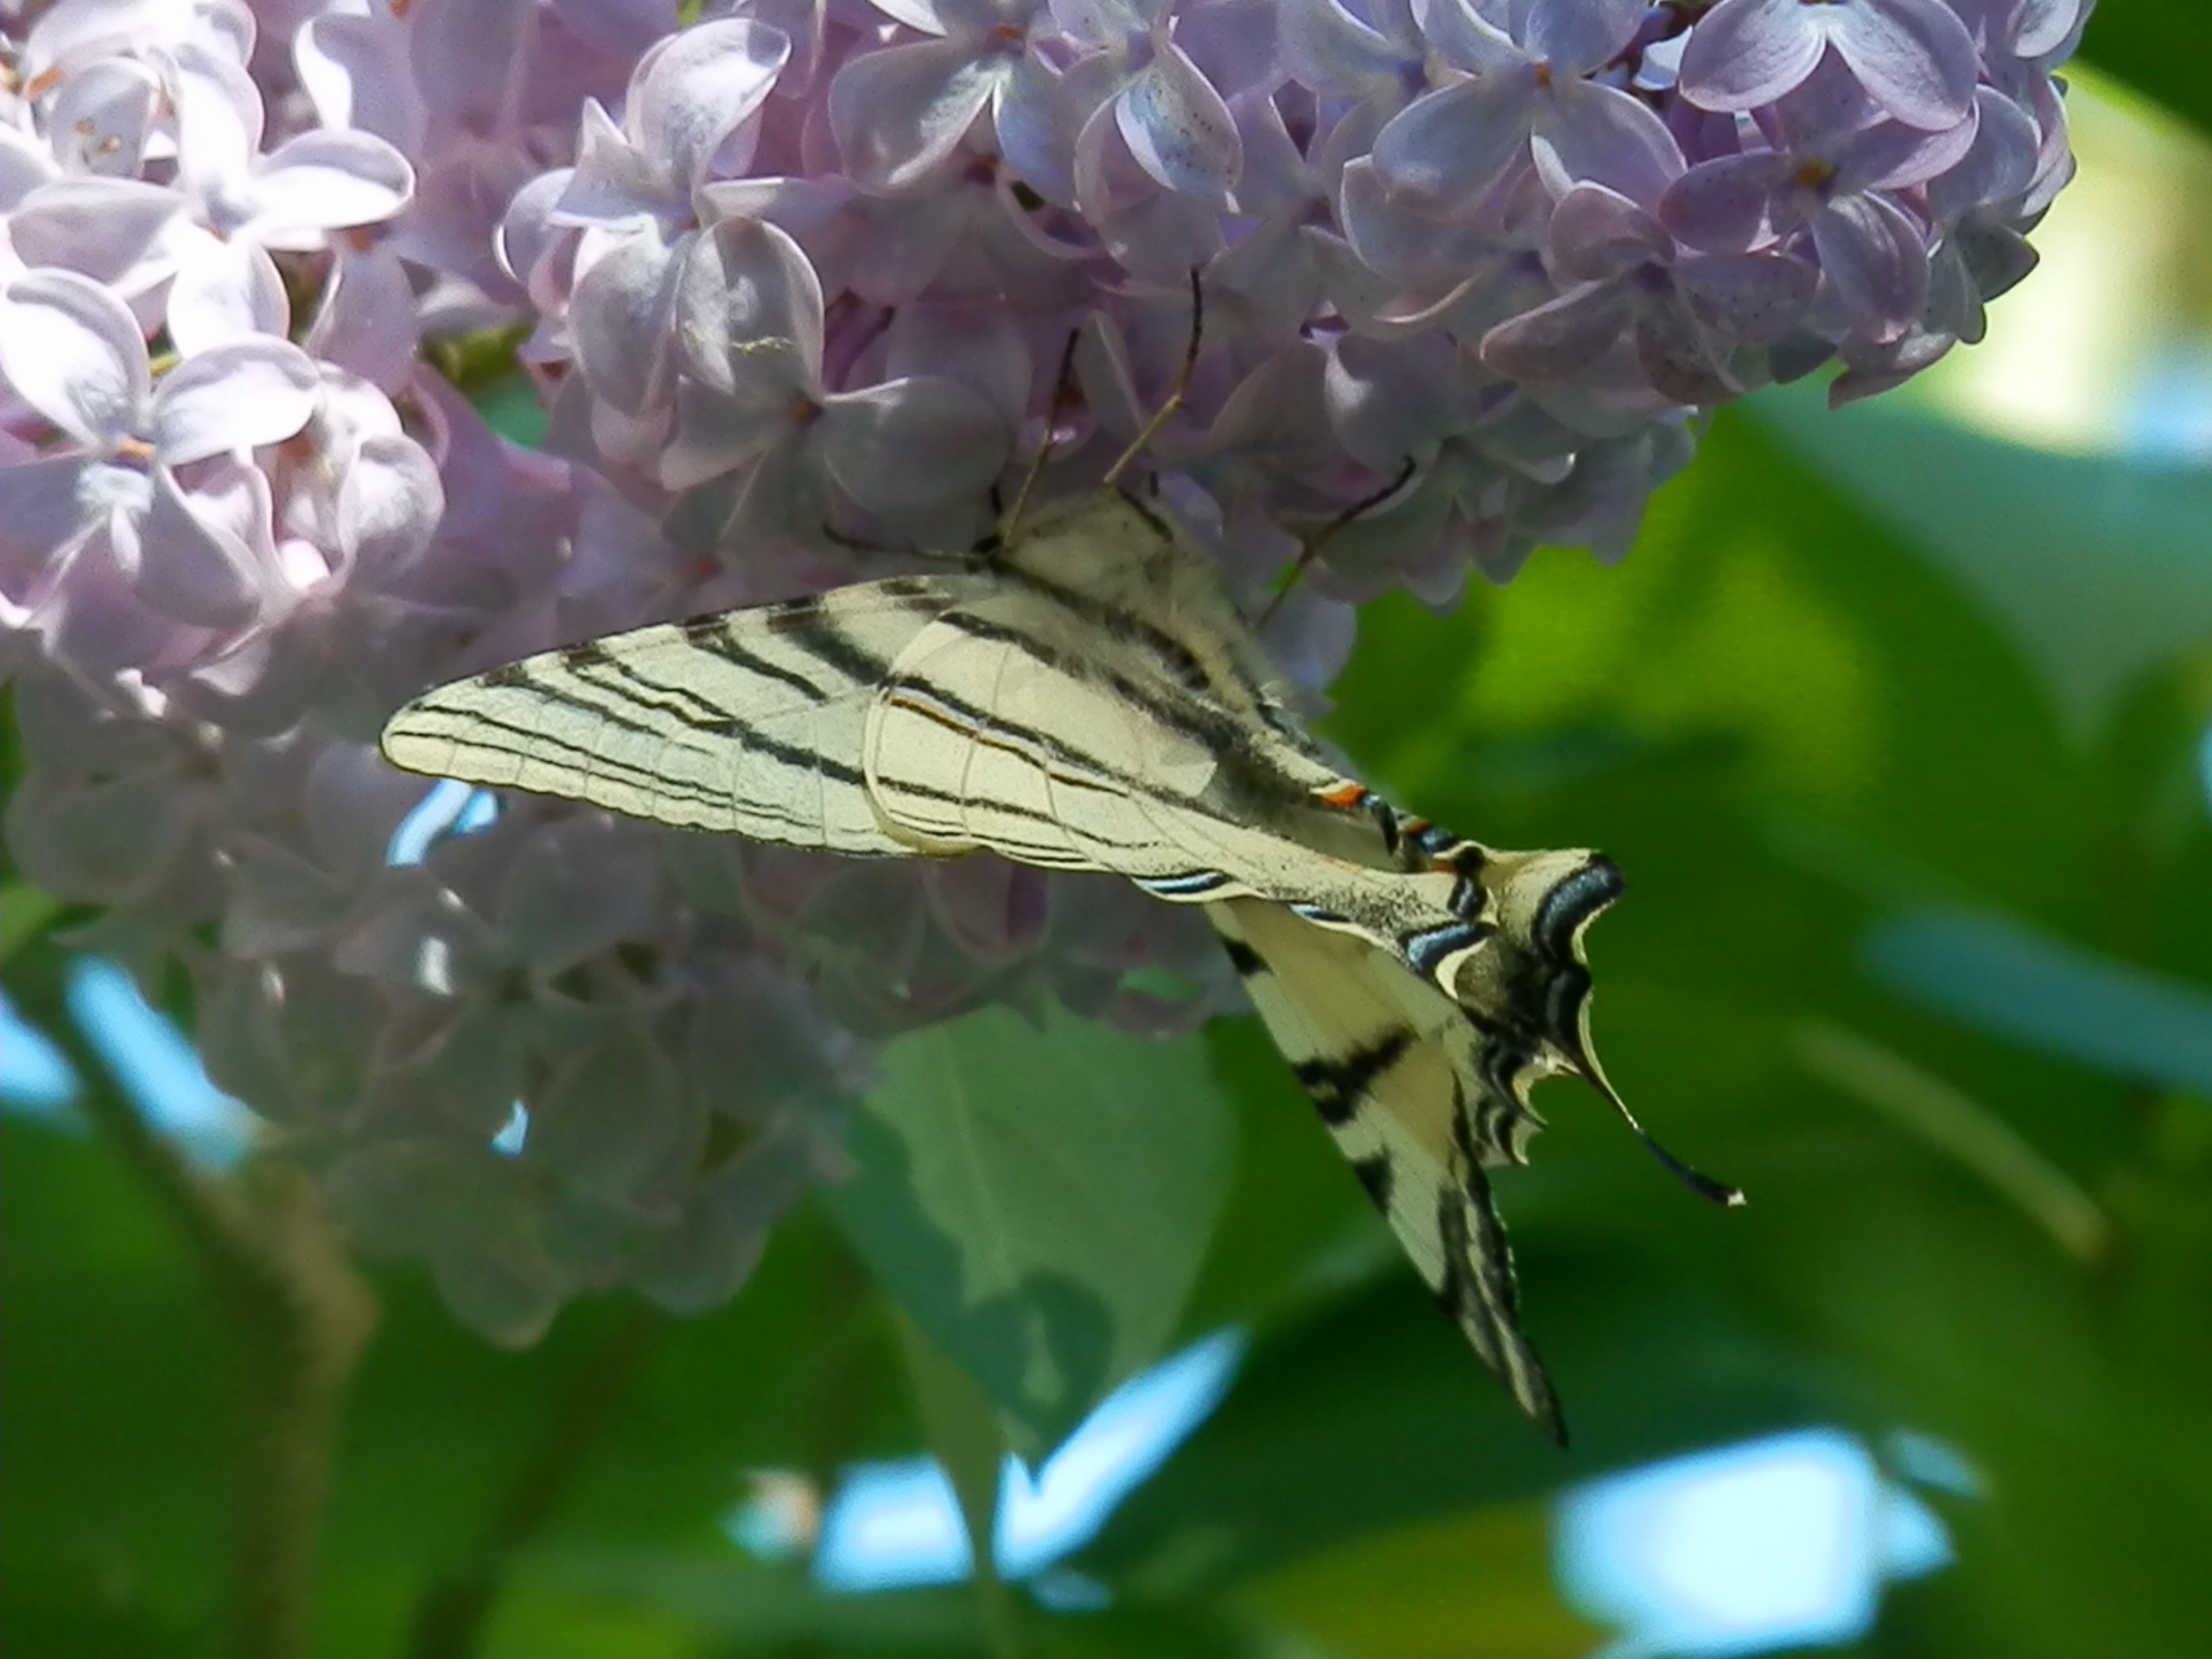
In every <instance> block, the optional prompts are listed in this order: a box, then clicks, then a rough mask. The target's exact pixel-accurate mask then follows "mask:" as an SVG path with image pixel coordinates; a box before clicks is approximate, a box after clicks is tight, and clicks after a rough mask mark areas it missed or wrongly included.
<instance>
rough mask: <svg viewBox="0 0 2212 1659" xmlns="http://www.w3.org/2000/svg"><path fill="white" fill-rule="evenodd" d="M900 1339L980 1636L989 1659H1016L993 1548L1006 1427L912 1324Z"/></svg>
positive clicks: (905, 1323)
mask: <svg viewBox="0 0 2212 1659" xmlns="http://www.w3.org/2000/svg"><path fill="white" fill-rule="evenodd" d="M899 1345H900V1346H901V1347H902V1348H903V1349H904V1350H905V1351H906V1375H907V1376H909V1377H911V1378H912V1381H913V1384H914V1401H915V1403H916V1404H917V1405H918V1407H919V1408H921V1417H922V1427H923V1428H924V1430H925V1432H926V1433H928V1435H929V1440H930V1450H931V1451H932V1452H935V1453H936V1454H937V1460H938V1462H939V1463H940V1464H942V1465H944V1472H945V1474H946V1476H947V1478H950V1481H951V1482H952V1490H953V1492H954V1494H955V1496H957V1497H958V1498H959V1500H960V1519H961V1522H962V1524H963V1526H965V1527H966V1528H967V1529H968V1552H969V1571H970V1572H971V1573H973V1574H974V1577H975V1586H976V1611H977V1612H978V1613H979V1614H980V1615H981V1619H982V1626H983V1631H984V1635H985V1637H986V1639H987V1640H988V1642H989V1643H990V1648H991V1652H992V1654H993V1656H994V1659H1015V1656H1017V1655H1018V1654H1019V1653H1020V1643H1019V1642H1018V1641H1017V1639H1016V1637H1015V1636H1014V1607H1013V1603H1012V1602H1011V1601H1010V1600H1009V1599H1008V1597H1007V1587H1006V1581H1005V1580H1003V1579H1001V1578H1000V1577H999V1567H998V1553H997V1548H996V1545H997V1539H998V1514H999V1495H1000V1492H1001V1489H1002V1487H1003V1486H1004V1484H1005V1478H1006V1467H1007V1444H1006V1430H1005V1427H1004V1426H1003V1425H1002V1424H1001V1422H1000V1421H999V1416H998V1414H997V1413H996V1412H995V1411H994V1410H992V1409H991V1402H990V1401H989V1400H988V1398H987V1397H986V1396H985V1395H984V1394H983V1391H982V1389H979V1388H977V1387H976V1381H975V1379H974V1378H973V1377H971V1376H969V1375H968V1373H967V1372H965V1371H963V1370H961V1369H960V1367H959V1366H957V1365H956V1364H954V1363H952V1361H951V1360H950V1359H948V1358H947V1357H945V1354H944V1350H943V1349H941V1348H939V1347H938V1345H937V1344H935V1343H933V1342H931V1340H930V1339H929V1338H927V1337H925V1336H924V1335H923V1334H922V1333H921V1332H919V1331H918V1330H916V1329H915V1328H914V1322H913V1321H912V1319H905V1318H901V1319H899Z"/></svg>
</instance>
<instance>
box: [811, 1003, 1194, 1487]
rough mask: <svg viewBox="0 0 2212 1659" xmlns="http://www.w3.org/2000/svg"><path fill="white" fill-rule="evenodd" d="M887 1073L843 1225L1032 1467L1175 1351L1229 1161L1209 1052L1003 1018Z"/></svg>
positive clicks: (994, 1013)
mask: <svg viewBox="0 0 2212 1659" xmlns="http://www.w3.org/2000/svg"><path fill="white" fill-rule="evenodd" d="M885 1069H886V1071H887V1078H886V1081H885V1083H884V1084H883V1085H882V1087H880V1089H878V1090H875V1092H874V1094H873V1095H871V1096H869V1098H868V1103H867V1105H866V1106H865V1108H864V1109H862V1110H861V1113H860V1115H859V1116H858V1118H857V1120H856V1122H855V1125H854V1131H853V1136H852V1147H853V1152H854V1154H855V1159H856V1160H857V1162H858V1164H859V1166H860V1167H859V1173H857V1174H856V1175H855V1177H854V1179H852V1180H851V1181H849V1183H847V1184H846V1185H844V1186H842V1187H841V1188H838V1189H836V1191H835V1192H832V1193H831V1194H830V1195H829V1206H830V1209H831V1210H832V1211H833V1212H834V1213H835V1214H836V1217H837V1218H838V1220H839V1222H840V1223H841V1224H842V1226H843V1227H844V1229H845V1231H846V1234H847V1236H849V1238H850V1239H851V1240H852V1243H853V1245H854V1248H855V1249H857V1250H858V1251H859V1253H860V1255H861V1256H862V1258H863V1259H865V1260H866V1261H867V1262H868V1265H869V1266H870V1267H871V1268H874V1271H875V1273H876V1275H877V1276H878V1277H879V1278H880V1280H881V1281H882V1282H883V1284H884V1286H885V1287H887V1289H888V1290H889V1291H890V1293H891V1294H892V1295H893V1297H894V1298H896V1299H897V1300H898V1301H899V1305H900V1306H902V1307H903V1308H905V1310H906V1313H907V1314H908V1315H909V1316H910V1317H911V1318H912V1319H913V1321H914V1323H915V1324H916V1325H918V1326H919V1327H920V1328H921V1329H922V1331H923V1332H925V1333H926V1334H927V1335H928V1336H929V1338H931V1341H933V1342H935V1343H936V1344H938V1346H939V1347H941V1348H943V1349H944V1351H945V1352H946V1353H947V1354H949V1355H950V1356H951V1357H953V1358H954V1359H956V1360H957V1361H958V1362H959V1363H961V1365H963V1367H964V1368H965V1369H966V1370H968V1372H969V1375H971V1376H974V1377H975V1379H976V1382H977V1383H980V1384H981V1385H982V1389H983V1390H984V1392H985V1393H986V1394H987V1395H989V1397H990V1399H991V1401H992V1402H993V1403H994V1404H995V1405H996V1406H997V1407H998V1408H999V1409H1000V1410H1001V1412H1002V1413H1003V1414H1005V1415H1006V1417H1007V1423H1008V1427H1009V1429H1010V1430H1011V1431H1012V1433H1013V1436H1014V1444H1015V1448H1016V1449H1017V1450H1019V1451H1021V1452H1024V1453H1025V1454H1028V1455H1034V1454H1036V1453H1038V1452H1042V1451H1043V1450H1044V1449H1046V1447H1048V1446H1051V1445H1052V1444H1053V1443H1055V1442H1056V1441H1058V1440H1059V1439H1060V1438H1062V1437H1063V1436H1065V1434H1066V1433H1067V1432H1068V1431H1069V1430H1070V1429H1071V1428H1072V1427H1074V1426H1075V1425H1076V1424H1077V1422H1079V1421H1082V1419H1083V1417H1084V1414H1086V1413H1088V1412H1089V1411H1090V1408H1092V1407H1093V1406H1095V1405H1096V1403H1097V1402H1098V1401H1099V1400H1100V1399H1101V1398H1103V1396H1104V1395H1105V1394H1106V1393H1107V1392H1108V1391H1109V1389H1112V1388H1113V1387H1114V1386H1115V1385H1116V1383H1120V1382H1122V1380H1124V1379H1125V1378H1127V1377H1128V1376H1132V1375H1133V1374H1134V1373H1135V1372H1136V1371H1138V1370H1141V1369H1142V1368H1143V1367H1144V1366H1145V1365H1146V1364H1147V1363H1149V1362H1150V1361H1152V1360H1153V1359H1154V1358H1155V1357H1158V1356H1159V1355H1160V1352H1161V1351H1163V1350H1164V1349H1165V1347H1166V1344H1167V1341H1168V1339H1169V1338H1170V1337H1171V1335H1172V1334H1173V1331H1174V1328H1175V1325H1176V1320H1177V1318H1178V1316H1179V1313H1181V1311H1182V1307H1183V1303H1184V1300H1185V1297H1187V1296H1188V1294H1190V1289H1191V1285H1192V1281H1193V1279H1194V1278H1195V1277H1196V1275H1197V1274H1198V1266H1199V1263H1200V1262H1201V1261H1202V1260H1203V1259H1204V1257H1205V1249H1206V1243H1207V1240H1208V1238H1209V1236H1211V1232H1212V1230H1213V1224H1214V1219H1215V1217H1216V1215H1217V1213H1218V1211H1219V1210H1220V1207H1221V1203H1222V1198H1223V1194H1224V1192H1225V1190H1226V1188H1227V1185H1228V1181H1229V1174H1230V1161H1231V1140H1230V1118H1229V1115H1228V1113H1227V1111H1226V1109H1225V1108H1224V1103H1223V1101H1222V1099H1221V1096H1220V1095H1219V1094H1218V1092H1217V1090H1216V1089H1215V1087H1214V1084H1213V1082H1212V1079H1211V1076H1210V1075H1209V1073H1208V1071H1207V1066H1206V1059H1205V1050H1204V1048H1203V1047H1202V1046H1200V1045H1199V1044H1198V1043H1197V1042H1195V1041H1183V1042H1178V1043H1173V1044H1163V1043H1157V1042H1151V1041H1147V1040H1146V1039H1141V1038H1137V1037H1131V1036H1128V1035H1125V1034H1123V1033H1119V1032H1116V1031H1112V1030H1109V1029H1108V1028H1106V1027H1103V1026H1098V1025H1096V1024H1092V1023H1090V1022H1088V1021H1084V1020H1078V1019H1077V1018H1076V1017H1074V1016H1073V1015H1071V1014H1067V1013H1065V1012H1064V1011H1062V1010H1059V1009H1057V1008H1055V1009H1052V1011H1051V1012H1050V1014H1049V1016H1048V1017H1047V1019H1046V1022H1045V1026H1044V1028H1043V1029H1041V1030H1039V1028H1037V1027H1033V1026H1031V1025H1029V1024H1027V1023H1025V1022H1024V1021H1023V1020H1020V1019H1019V1018H1017V1017H1016V1016H1015V1015H1014V1014H1011V1013H1008V1012H1007V1011H1006V1010H1004V1009H991V1010H988V1011H986V1012H983V1013H980V1014H971V1015H969V1016H968V1017H967V1018H966V1019H963V1020H956V1021H953V1022H952V1023H950V1024H949V1025H945V1026H940V1027H935V1028H933V1029H931V1030H929V1031H925V1032H918V1033H914V1034H913V1035H912V1036H908V1037H906V1038H903V1039H900V1040H899V1042H897V1043H896V1044H894V1045H893V1046H892V1048H891V1050H890V1052H889V1053H888V1055H887V1057H886V1061H885Z"/></svg>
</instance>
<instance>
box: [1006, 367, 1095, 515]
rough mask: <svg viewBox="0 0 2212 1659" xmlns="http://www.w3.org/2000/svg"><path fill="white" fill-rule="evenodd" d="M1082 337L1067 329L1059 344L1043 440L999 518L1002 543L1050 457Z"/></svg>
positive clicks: (1071, 392) (1072, 390)
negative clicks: (1011, 508) (1011, 504)
mask: <svg viewBox="0 0 2212 1659" xmlns="http://www.w3.org/2000/svg"><path fill="white" fill-rule="evenodd" d="M1082 338H1083V331H1082V330H1081V329H1079V328H1071V329H1069V330H1068V340H1067V344H1066V345H1065V346H1061V347H1060V372H1058V374H1056V375H1054V376H1053V377H1052V403H1051V404H1049V405H1048V406H1047V407H1046V410H1045V440H1044V442H1041V443H1039V445H1038V446H1037V454H1036V455H1035V456H1034V457H1033V459H1032V460H1031V461H1030V463H1029V470H1028V471H1027V472H1026V473H1024V474H1022V475H1021V487H1020V489H1019V490H1017V491H1016V492H1015V493H1014V511H1013V512H1010V513H1007V514H1006V515H1004V517H1003V518H1002V519H1001V523H1003V524H1005V525H1006V529H1005V530H1004V531H1002V532H1001V535H1000V537H999V543H1000V545H1001V546H1004V545H1005V544H1006V543H1008V542H1010V541H1012V540H1013V539H1014V531H1016V530H1018V529H1020V525H1021V515H1022V513H1023V512H1025V511H1026V510H1027V508H1028V505H1029V494H1030V492H1031V491H1033V490H1034V489H1035V488H1036V487H1037V480H1038V479H1039V478H1040V477H1042V476H1043V475H1044V472H1045V463H1046V461H1050V460H1052V450H1053V448H1054V447H1055V445H1056V443H1057V441H1058V433H1059V429H1060V416H1062V415H1063V414H1065V412H1066V411H1067V406H1068V404H1069V403H1070V401H1071V399H1072V398H1073V397H1074V396H1075V347H1076V342H1077V340H1081V339H1082Z"/></svg>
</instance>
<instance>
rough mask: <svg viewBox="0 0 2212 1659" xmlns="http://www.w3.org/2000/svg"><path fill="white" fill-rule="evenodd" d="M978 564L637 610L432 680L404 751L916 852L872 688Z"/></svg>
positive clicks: (455, 767)
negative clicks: (577, 641) (559, 641)
mask: <svg viewBox="0 0 2212 1659" xmlns="http://www.w3.org/2000/svg"><path fill="white" fill-rule="evenodd" d="M968 588H969V581H968V579H965V578H959V577H954V578H949V579H948V578H933V577H897V578H893V579H892V580H890V581H886V582H868V583H865V584H861V585H860V586H856V587H851V588H836V589H835V590H833V591H831V592H829V593H828V594H823V595H822V596H821V597H819V598H817V599H811V600H800V601H793V602H791V603H789V604H783V605H770V606H763V607H757V608H754V609H751V610H740V611H729V612H725V613H720V614H716V615H710V616H702V617H695V618H693V619H692V620H689V621H685V622H675V623H666V624H662V625H658V626H652V627H645V628H639V629H636V630H634V631H632V632H627V633H620V634H614V635H612V636H610V637H608V638H607V639H594V640H589V641H587V642H586V643H584V644H582V645H569V646H567V647H564V648H563V649H561V650H558V651H550V652H543V653H541V654H540V655H538V656H535V657H531V658H524V660H523V661H521V662H518V663H511V664H507V665H506V666H505V667H504V668H497V669H493V671H490V672H489V673H486V674H480V675H478V676H476V677H474V678H471V679H466V680H458V681H455V682H454V683H452V684H450V685H444V686H440V687H438V688H437V689H436V690H432V691H429V692H426V693H424V694H423V696H420V697H417V698H416V700H415V701H414V702H410V703H409V704H407V705H406V706H405V707H404V708H403V709H400V710H399V712H398V713H397V714H396V715H393V716H392V717H391V721H389V722H388V723H387V724H386V726H385V730H384V740H383V742H384V752H385V755H386V757H387V758H388V759H390V760H391V762H392V763H393V764H394V765H395V766H402V767H404V768H405V769H407V770H408V771H410V772H425V773H428V774H429V775H431V776H434V777H441V778H457V779H461V780H463V781H465V782H467V783H474V784H482V785H487V786H490V787H492V788H495V789H518V790H525V791H531V792H532V793H536V794H541V795H552V796H557V797H560V798H563V799H568V800H575V801H583V802H588V803H589V804H592V805H594V806H601V807H605V808H607V810H610V811H614V812H620V813H624V814H626V815H627V816H629V817H636V818H644V819H648V820H651V821H652V822H655V823H670V824H678V825H683V826H685V827H689V828H694V829H715V830H727V831H732V832H734V833H736V834H739V835H743V836H751V837H753V838H754V839H756V840H761V841H774V842H785V843H788V844H790V845H792V846H798V847H814V848H822V849H827V850H829V851H832V852H838V853H848V854H861V855H869V854H874V855H912V854H913V853H914V852H916V851H917V850H918V849H917V848H916V846H915V845H914V844H913V842H912V841H911V840H910V839H908V838H906V837H903V836H899V834H897V833H896V832H895V831H894V830H893V829H891V828H890V827H889V826H888V825H887V824H886V823H884V822H883V821H882V819H881V817H880V815H879V814H878V813H877V812H876V810H875V809H874V806H873V804H871V803H870V801H869V798H868V789H867V785H866V782H865V779H864V778H863V776H862V772H861V734H862V728H863V726H864V724H865V722H866V720H867V715H868V704H869V702H870V701H871V700H872V698H873V697H874V694H875V691H876V689H877V687H878V686H879V685H880V683H882V681H883V679H884V677H886V676H887V674H888V672H889V671H890V667H891V664H893V662H894V661H895V660H896V658H898V655H899V652H902V651H904V650H905V649H906V646H907V645H910V644H911V643H912V640H913V638H914V636H915V635H916V634H917V633H918V632H920V631H921V630H922V629H923V628H924V627H925V626H927V624H928V623H929V621H930V620H931V618H933V617H935V616H936V615H938V613H941V612H942V611H943V610H944V608H945V607H947V606H948V605H950V604H952V603H954V602H956V601H957V600H958V599H959V598H960V597H961V596H962V594H963V592H964V591H965V590H967V589H968Z"/></svg>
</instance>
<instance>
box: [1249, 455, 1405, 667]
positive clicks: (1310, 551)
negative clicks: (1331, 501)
mask: <svg viewBox="0 0 2212 1659" xmlns="http://www.w3.org/2000/svg"><path fill="white" fill-rule="evenodd" d="M1420 464H1421V463H1420V462H1418V461H1415V460H1414V458H1413V457H1412V456H1411V455H1408V456H1407V457H1406V464H1405V465H1404V466H1402V467H1400V468H1398V474H1397V476H1396V477H1395V478H1393V479H1392V480H1390V481H1389V483H1388V484H1385V485H1384V486H1383V487H1382V488H1381V489H1379V490H1376V492H1374V493H1372V494H1370V495H1363V496H1362V497H1360V499H1358V500H1357V501H1355V502H1353V503H1352V504H1351V505H1350V506H1348V507H1346V508H1345V509H1344V511H1343V512H1339V513H1338V514H1337V516H1336V517H1335V518H1332V519H1330V520H1329V522H1328V523H1327V524H1324V525H1322V526H1321V528H1320V529H1319V530H1318V531H1315V532H1314V533H1313V536H1312V537H1311V538H1309V539H1308V540H1307V542H1306V545H1305V546H1304V547H1302V548H1300V550H1298V563H1295V564H1294V565H1292V566H1291V567H1290V574H1289V575H1287V576H1285V577H1284V578H1283V579H1282V586H1281V587H1280V588H1276V589H1275V592H1274V598H1273V599H1270V600H1269V601H1268V608H1267V609H1266V610H1264V611H1262V612H1261V613H1260V622H1259V626H1262V627H1263V628H1264V627H1266V626H1268V623H1270V622H1272V621H1274V620H1275V613H1276V612H1277V611H1279V610H1281V609H1282V602H1283V601H1285V600H1287V599H1288V598H1289V597H1290V593H1291V589H1292V588H1295V587H1297V586H1298V584H1299V583H1300V582H1301V581H1303V580H1304V579H1305V576H1306V568H1307V567H1308V566H1309V565H1311V564H1312V563H1313V561H1314V560H1316V559H1318V558H1319V557H1320V556H1321V550H1322V549H1323V548H1325V547H1326V546H1327V545H1328V544H1329V542H1330V540H1331V538H1332V537H1334V536H1335V535H1336V533H1337V532H1338V531H1340V530H1342V529H1343V528H1344V526H1345V525H1346V524H1350V523H1351V521H1352V520H1353V519H1355V518H1358V517H1359V515H1360V514H1362V513H1363V512H1367V511H1368V510H1369V509H1370V507H1378V506H1380V505H1383V502H1385V501H1388V500H1389V499H1390V498H1391V497H1392V496H1394V495H1395V494H1396V493H1398V492H1399V491H1400V490H1402V489H1404V488H1405V487H1406V480H1408V479H1410V478H1411V477H1412V476H1413V475H1414V469H1415V468H1416V467H1419V466H1420Z"/></svg>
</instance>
